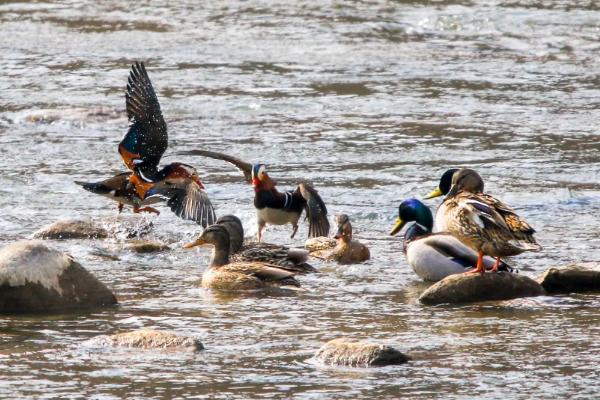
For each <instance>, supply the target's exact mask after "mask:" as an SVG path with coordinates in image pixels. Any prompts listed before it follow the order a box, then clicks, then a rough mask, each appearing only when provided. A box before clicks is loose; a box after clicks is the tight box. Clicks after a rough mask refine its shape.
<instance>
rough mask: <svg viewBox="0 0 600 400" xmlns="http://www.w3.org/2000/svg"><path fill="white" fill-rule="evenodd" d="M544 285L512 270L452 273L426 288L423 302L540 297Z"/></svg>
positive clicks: (471, 301)
mask: <svg viewBox="0 0 600 400" xmlns="http://www.w3.org/2000/svg"><path fill="white" fill-rule="evenodd" d="M543 294H545V291H544V288H543V287H542V286H541V285H540V284H539V283H537V282H536V281H534V280H533V279H531V278H528V277H526V276H523V275H519V274H513V273H509V272H497V273H492V272H486V273H484V274H456V275H450V276H448V277H446V278H444V279H442V280H441V281H439V282H437V283H435V284H433V285H432V286H430V287H429V288H428V289H427V290H425V291H424V292H423V293H422V294H421V297H419V301H421V303H423V304H442V303H473V302H478V301H487V300H510V299H515V298H519V297H530V296H540V295H543Z"/></svg>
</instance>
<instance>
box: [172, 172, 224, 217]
mask: <svg viewBox="0 0 600 400" xmlns="http://www.w3.org/2000/svg"><path fill="white" fill-rule="evenodd" d="M167 205H168V206H169V207H170V208H171V211H173V212H174V213H175V215H177V216H178V217H180V218H182V219H188V220H192V221H195V222H196V223H198V224H200V225H202V227H203V228H206V227H207V226H209V225H212V224H214V223H215V221H216V219H217V218H216V216H215V210H214V208H213V206H212V203H211V202H210V199H209V198H208V195H207V194H206V192H205V191H204V190H203V189H202V188H201V187H200V186H198V184H197V183H196V182H191V183H190V184H189V185H187V188H186V189H185V190H184V189H178V190H176V191H174V193H173V195H172V196H171V197H170V198H169V200H168V201H167Z"/></svg>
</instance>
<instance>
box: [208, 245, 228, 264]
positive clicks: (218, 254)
mask: <svg viewBox="0 0 600 400" xmlns="http://www.w3.org/2000/svg"><path fill="white" fill-rule="evenodd" d="M214 246H215V247H214V249H213V253H212V258H211V260H210V266H211V267H220V266H222V265H226V264H229V243H222V242H217V243H215V245H214Z"/></svg>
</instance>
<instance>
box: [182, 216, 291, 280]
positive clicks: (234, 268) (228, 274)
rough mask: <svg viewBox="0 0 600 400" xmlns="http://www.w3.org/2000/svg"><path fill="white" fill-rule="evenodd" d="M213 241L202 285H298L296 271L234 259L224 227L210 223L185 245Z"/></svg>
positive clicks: (190, 245)
mask: <svg viewBox="0 0 600 400" xmlns="http://www.w3.org/2000/svg"><path fill="white" fill-rule="evenodd" d="M204 244H210V245H213V246H214V249H213V254H212V258H211V261H210V265H209V266H208V268H207V269H206V270H205V271H204V273H203V274H202V287H204V288H206V289H215V290H222V291H241V290H257V289H264V288H267V287H282V286H295V287H299V286H300V284H299V283H298V281H297V280H296V279H295V278H294V275H296V271H290V270H288V269H286V268H284V267H281V266H278V265H272V264H267V263H264V262H260V261H254V262H231V261H230V259H229V255H230V251H231V250H230V241H229V233H228V232H227V229H225V227H224V226H221V225H211V226H209V227H208V228H206V229H205V230H204V231H203V232H202V234H201V235H200V236H199V237H198V239H196V240H195V241H194V242H192V243H188V244H186V245H184V247H185V248H191V247H194V246H200V245H204Z"/></svg>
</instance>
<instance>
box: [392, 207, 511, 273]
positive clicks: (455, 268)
mask: <svg viewBox="0 0 600 400" xmlns="http://www.w3.org/2000/svg"><path fill="white" fill-rule="evenodd" d="M409 222H414V224H411V225H410V226H409V228H408V229H407V230H406V233H405V234H404V243H403V251H404V254H405V255H406V261H407V262H408V265H410V267H411V268H412V269H413V271H415V273H416V274H417V275H418V276H419V277H420V278H422V279H424V280H426V281H439V280H442V279H444V278H445V277H447V276H448V275H453V274H459V273H463V272H467V271H469V270H471V268H472V267H473V266H474V265H476V264H477V253H476V252H475V251H474V250H472V249H471V248H470V247H468V246H466V245H465V244H463V243H462V242H461V241H460V240H458V239H457V238H456V237H454V236H453V235H451V234H450V233H448V232H438V233H432V229H433V215H432V214H431V210H430V209H429V207H427V206H426V205H425V204H423V203H422V202H421V201H419V200H417V199H407V200H404V201H403V202H402V203H400V206H399V207H398V219H397V220H396V225H395V226H394V228H393V229H392V231H391V232H390V235H392V236H394V235H396V234H397V233H399V232H400V231H401V230H402V228H403V227H404V226H405V225H406V224H407V223H409ZM483 263H484V265H485V268H486V269H492V267H493V266H494V263H495V260H494V259H493V258H492V257H488V256H486V257H484V258H483ZM498 269H499V270H501V271H510V272H512V268H511V267H510V266H509V265H508V264H506V263H504V262H501V263H500V266H499V267H498Z"/></svg>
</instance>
